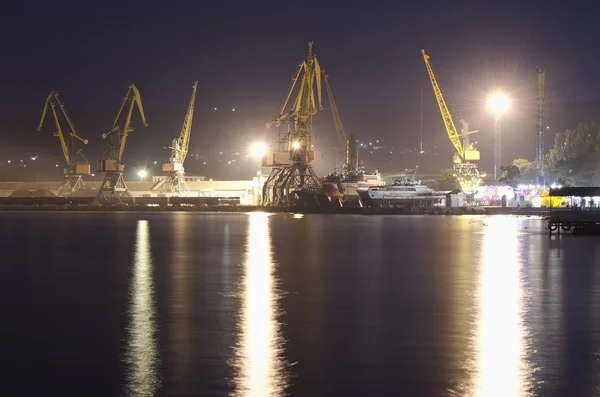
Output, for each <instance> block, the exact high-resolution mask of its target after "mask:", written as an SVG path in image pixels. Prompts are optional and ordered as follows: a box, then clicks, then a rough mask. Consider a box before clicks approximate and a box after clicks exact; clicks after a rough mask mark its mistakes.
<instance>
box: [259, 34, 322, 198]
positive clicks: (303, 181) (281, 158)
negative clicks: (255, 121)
mask: <svg viewBox="0 0 600 397" xmlns="http://www.w3.org/2000/svg"><path fill="white" fill-rule="evenodd" d="M312 45H313V42H312V41H309V43H308V56H307V58H306V60H304V61H302V62H301V63H300V64H299V65H298V69H297V71H296V74H295V75H294V76H293V77H292V84H291V86H290V88H289V90H288V93H287V96H286V98H285V100H284V102H283V105H282V107H281V110H280V112H279V116H277V117H276V118H275V119H274V120H273V121H272V122H270V123H267V125H266V126H267V128H270V127H271V126H273V125H275V126H276V127H277V128H278V129H279V131H278V137H279V138H278V147H277V151H276V152H272V153H268V154H267V155H266V156H265V157H264V158H263V166H265V167H271V168H272V169H271V173H270V174H269V177H268V178H267V181H266V182H265V184H264V186H263V194H262V197H263V200H264V202H265V203H268V204H274V205H289V204H293V203H294V202H295V200H296V199H297V198H299V194H300V193H301V192H308V193H316V192H317V191H318V190H319V189H320V188H321V181H320V180H319V178H318V177H317V175H316V174H315V172H314V170H313V168H312V166H311V165H310V162H311V161H312V160H313V159H314V155H315V152H314V150H313V146H312V118H313V115H314V114H316V113H317V111H319V110H322V109H323V105H322V102H321V66H320V65H319V62H318V60H317V57H316V56H315V55H313V52H312ZM298 81H300V84H299V91H298V94H297V96H296V99H295V100H294V102H293V104H292V106H291V109H289V110H286V109H287V106H288V103H289V100H290V98H291V96H292V93H293V92H294V88H295V87H296V83H298ZM315 83H316V90H315V88H314V86H315ZM315 91H316V94H317V100H315Z"/></svg>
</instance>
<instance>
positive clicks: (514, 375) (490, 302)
mask: <svg viewBox="0 0 600 397" xmlns="http://www.w3.org/2000/svg"><path fill="white" fill-rule="evenodd" d="M486 222H487V226H486V227H485V229H484V231H485V234H484V237H483V243H482V256H481V264H480V266H481V271H480V275H479V288H478V295H477V299H476V300H475V310H476V313H477V314H476V329H475V332H474V334H473V335H472V337H473V338H474V342H475V343H474V350H475V360H474V361H473V366H474V368H472V372H474V373H475V379H474V384H473V387H472V389H471V390H470V393H469V394H470V395H475V396H483V397H492V396H498V397H505V396H513V397H517V396H526V395H530V392H529V391H530V390H531V372H532V371H531V369H530V368H528V364H527V361H526V358H525V356H526V351H525V350H526V343H527V342H526V338H527V335H526V325H525V324H524V316H525V313H526V312H527V307H526V306H527V300H526V297H525V296H524V292H523V280H522V275H521V271H522V266H523V263H522V258H521V256H520V255H519V250H520V248H521V247H520V242H519V240H518V235H517V234H516V233H515V231H516V230H517V229H518V228H517V224H516V220H515V218H508V217H490V218H488V219H487V220H486Z"/></svg>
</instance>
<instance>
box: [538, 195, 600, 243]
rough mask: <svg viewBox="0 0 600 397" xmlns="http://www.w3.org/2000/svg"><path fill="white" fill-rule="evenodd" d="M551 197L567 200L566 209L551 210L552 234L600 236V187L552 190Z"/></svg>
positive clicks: (549, 221)
mask: <svg viewBox="0 0 600 397" xmlns="http://www.w3.org/2000/svg"><path fill="white" fill-rule="evenodd" d="M549 196H550V197H564V198H567V202H568V204H567V207H566V208H562V207H561V208H550V216H549V218H548V231H549V233H550V234H553V233H556V234H560V233H561V232H572V233H573V234H600V207H599V206H598V203H600V187H564V188H554V189H550V194H549Z"/></svg>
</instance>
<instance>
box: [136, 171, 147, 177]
mask: <svg viewBox="0 0 600 397" xmlns="http://www.w3.org/2000/svg"><path fill="white" fill-rule="evenodd" d="M137 174H138V176H139V177H140V178H145V177H146V176H148V171H146V170H139V171H138V173H137Z"/></svg>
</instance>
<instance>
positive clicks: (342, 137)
mask: <svg viewBox="0 0 600 397" xmlns="http://www.w3.org/2000/svg"><path fill="white" fill-rule="evenodd" d="M323 77H324V79H325V88H326V89H327V96H328V97H329V105H330V106H331V113H332V114H333V122H334V124H335V131H336V133H337V138H338V143H339V145H340V150H341V151H342V153H344V160H343V161H344V167H345V168H347V167H348V163H349V162H350V161H349V157H350V156H349V153H348V139H347V138H346V133H345V131H344V125H343V124H342V119H341V117H340V113H339V111H338V108H337V105H336V104H335V99H334V98H333V92H332V91H331V85H329V76H328V75H327V72H326V71H325V70H323ZM336 166H337V165H336Z"/></svg>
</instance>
